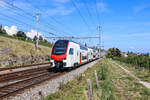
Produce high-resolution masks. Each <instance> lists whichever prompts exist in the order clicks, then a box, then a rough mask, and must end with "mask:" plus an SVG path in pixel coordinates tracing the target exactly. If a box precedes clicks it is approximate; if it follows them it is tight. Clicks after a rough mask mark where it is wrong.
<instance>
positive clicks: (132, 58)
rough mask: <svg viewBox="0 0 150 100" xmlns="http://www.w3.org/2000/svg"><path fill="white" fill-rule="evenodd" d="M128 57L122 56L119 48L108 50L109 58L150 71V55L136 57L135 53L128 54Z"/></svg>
mask: <svg viewBox="0 0 150 100" xmlns="http://www.w3.org/2000/svg"><path fill="white" fill-rule="evenodd" d="M127 55H128V56H127V57H122V56H121V51H120V50H119V49H118V48H110V49H109V50H108V54H107V58H112V59H113V60H118V61H120V62H124V63H127V64H132V65H134V66H137V68H140V67H143V68H147V69H149V70H150V56H149V54H142V55H136V54H135V53H133V52H128V53H127Z"/></svg>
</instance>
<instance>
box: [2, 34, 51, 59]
mask: <svg viewBox="0 0 150 100" xmlns="http://www.w3.org/2000/svg"><path fill="white" fill-rule="evenodd" d="M0 49H9V50H11V52H12V53H11V54H0V59H1V60H3V59H9V58H11V57H21V56H23V57H28V56H36V50H35V44H33V43H29V42H25V41H21V40H16V39H11V38H7V37H3V36H0ZM50 50H51V48H50V47H46V46H42V45H39V50H38V54H39V56H45V55H50Z"/></svg>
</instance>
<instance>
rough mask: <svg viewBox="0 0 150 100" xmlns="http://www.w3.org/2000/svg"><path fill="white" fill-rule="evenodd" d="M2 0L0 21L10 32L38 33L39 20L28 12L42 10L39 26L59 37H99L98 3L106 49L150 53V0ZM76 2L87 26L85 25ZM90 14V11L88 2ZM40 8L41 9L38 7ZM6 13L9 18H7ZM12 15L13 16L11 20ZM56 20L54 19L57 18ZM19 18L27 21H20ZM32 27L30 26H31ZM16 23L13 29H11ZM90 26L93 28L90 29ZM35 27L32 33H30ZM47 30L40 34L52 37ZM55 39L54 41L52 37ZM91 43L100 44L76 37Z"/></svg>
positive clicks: (39, 11) (0, 0)
mask: <svg viewBox="0 0 150 100" xmlns="http://www.w3.org/2000/svg"><path fill="white" fill-rule="evenodd" d="M3 1H4V0H0V7H1V9H0V23H1V24H2V25H3V26H8V27H7V29H9V31H10V32H11V31H13V30H14V29H15V31H16V29H17V30H24V31H25V32H26V33H30V35H33V34H34V33H36V32H35V31H34V30H35V27H36V19H35V18H33V17H32V16H30V15H27V14H25V12H28V13H30V14H31V15H33V16H34V15H35V13H37V12H38V13H40V26H39V27H40V29H42V30H44V31H47V32H53V33H55V34H56V35H58V36H72V35H73V36H76V37H85V36H97V35H98V31H97V26H98V24H99V22H98V19H97V13H96V8H95V5H97V9H98V12H99V19H100V24H101V26H102V41H104V45H105V49H108V48H111V47H118V48H119V49H121V50H122V51H134V52H150V1H149V0H96V1H97V4H95V2H94V0H5V1H6V2H3ZM71 1H74V2H75V4H76V5H77V7H78V9H79V10H80V12H81V15H82V16H83V17H84V19H85V20H86V23H87V24H88V25H85V23H84V22H83V20H82V18H81V16H80V15H79V12H78V11H77V9H76V8H75V7H74V6H73V4H72V2H71ZM7 2H9V3H12V4H13V5H14V6H17V7H19V8H21V9H23V10H24V11H25V12H22V11H20V10H18V9H16V8H15V7H12V6H11V5H9V4H7ZM84 2H85V3H87V5H88V9H89V11H90V14H91V16H90V15H89V14H88V11H87V8H86V6H85V3H84ZM36 8H38V9H36ZM4 15H7V16H9V17H11V18H9V17H6V16H4ZM12 18H13V19H12ZM53 18H54V19H55V20H56V21H55V20H54V19H53ZM15 19H18V20H19V21H21V22H23V23H25V24H22V23H21V24H20V22H18V21H16V20H15ZM26 24H29V25H26ZM30 25H31V26H32V27H31V26H30ZM12 26H15V27H13V28H10V27H12ZM88 26H89V27H90V28H88ZM31 30H32V32H31ZM47 32H43V31H41V30H40V33H41V34H42V35H43V36H45V37H49V36H52V35H50V34H48V33H47ZM50 41H52V40H50ZM77 41H78V42H82V43H85V42H87V44H88V45H97V44H98V40H94V39H92V40H77Z"/></svg>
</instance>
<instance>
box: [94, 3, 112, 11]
mask: <svg viewBox="0 0 150 100" xmlns="http://www.w3.org/2000/svg"><path fill="white" fill-rule="evenodd" d="M97 8H98V10H99V11H100V12H109V9H108V8H107V5H106V4H105V3H103V2H99V3H97Z"/></svg>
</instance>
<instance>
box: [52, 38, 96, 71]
mask: <svg viewBox="0 0 150 100" xmlns="http://www.w3.org/2000/svg"><path fill="white" fill-rule="evenodd" d="M97 58H99V53H98V51H97V50H94V49H92V48H88V47H86V46H84V45H81V44H79V43H76V42H74V41H71V40H58V41H56V42H55V44H54V46H53V48H52V52H51V61H50V64H51V67H55V68H56V69H68V68H73V67H77V66H79V65H81V64H85V63H87V62H90V61H92V60H94V59H97Z"/></svg>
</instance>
